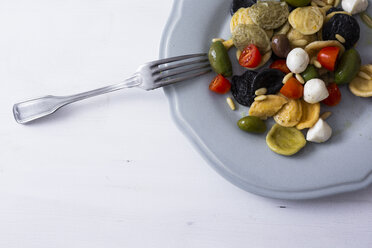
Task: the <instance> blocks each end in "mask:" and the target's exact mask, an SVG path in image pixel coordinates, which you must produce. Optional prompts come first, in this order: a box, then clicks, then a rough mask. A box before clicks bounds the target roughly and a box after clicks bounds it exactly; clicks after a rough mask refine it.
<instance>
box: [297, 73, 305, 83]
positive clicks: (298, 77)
mask: <svg viewBox="0 0 372 248" xmlns="http://www.w3.org/2000/svg"><path fill="white" fill-rule="evenodd" d="M296 79H297V80H298V81H299V82H300V83H301V84H305V80H304V78H303V77H302V76H301V74H299V73H296Z"/></svg>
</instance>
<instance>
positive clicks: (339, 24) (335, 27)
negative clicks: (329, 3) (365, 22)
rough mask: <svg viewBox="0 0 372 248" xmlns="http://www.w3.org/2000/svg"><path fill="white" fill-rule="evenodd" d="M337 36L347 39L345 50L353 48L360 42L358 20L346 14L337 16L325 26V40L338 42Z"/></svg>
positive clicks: (323, 32) (323, 33) (323, 34)
mask: <svg viewBox="0 0 372 248" xmlns="http://www.w3.org/2000/svg"><path fill="white" fill-rule="evenodd" d="M336 34H339V35H341V36H342V37H343V38H344V39H345V43H343V45H344V46H345V49H346V50H348V49H350V48H352V47H353V46H354V45H355V44H356V43H357V42H358V40H359V37H360V27H359V24H358V22H357V20H356V19H355V18H354V17H352V16H349V15H346V14H336V15H334V16H333V17H332V18H331V19H330V20H329V21H328V22H326V23H325V24H324V26H323V31H322V36H323V40H337V39H336Z"/></svg>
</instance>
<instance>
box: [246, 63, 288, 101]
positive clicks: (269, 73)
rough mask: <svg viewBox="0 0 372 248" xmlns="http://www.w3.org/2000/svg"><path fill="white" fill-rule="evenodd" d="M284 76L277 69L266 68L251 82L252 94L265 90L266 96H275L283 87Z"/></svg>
mask: <svg viewBox="0 0 372 248" xmlns="http://www.w3.org/2000/svg"><path fill="white" fill-rule="evenodd" d="M284 76H285V74H284V73H283V72H281V71H279V70H277V69H271V68H266V69H264V70H262V71H260V72H259V73H258V74H257V75H256V77H255V78H254V80H253V92H255V91H256V90H258V89H260V88H266V89H267V93H266V94H268V95H269V94H276V93H278V92H279V91H280V89H281V88H282V87H283V78H284Z"/></svg>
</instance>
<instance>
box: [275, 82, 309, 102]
mask: <svg viewBox="0 0 372 248" xmlns="http://www.w3.org/2000/svg"><path fill="white" fill-rule="evenodd" d="M280 93H282V94H283V95H284V96H285V97H288V98H291V99H299V98H301V97H302V96H303V94H304V86H303V85H302V84H301V83H300V82H299V81H298V80H297V79H295V78H294V77H291V78H290V79H289V80H288V81H287V82H286V83H285V84H284V86H283V87H282V89H281V90H280Z"/></svg>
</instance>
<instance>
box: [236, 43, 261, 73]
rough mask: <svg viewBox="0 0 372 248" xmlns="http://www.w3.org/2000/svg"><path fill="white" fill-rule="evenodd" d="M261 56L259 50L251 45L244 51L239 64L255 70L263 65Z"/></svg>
mask: <svg viewBox="0 0 372 248" xmlns="http://www.w3.org/2000/svg"><path fill="white" fill-rule="evenodd" d="M261 59H262V58H261V54H260V51H259V50H258V48H257V47H256V46H255V45H253V44H250V45H248V46H247V47H246V48H244V50H243V51H242V54H241V55H240V57H239V64H240V65H241V66H243V67H246V68H255V67H257V66H258V65H259V64H260V63H261Z"/></svg>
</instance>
